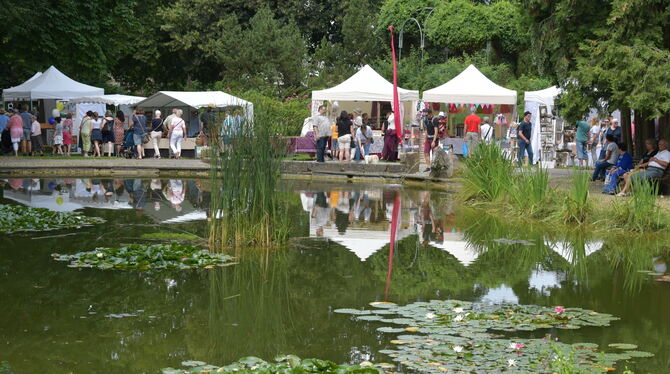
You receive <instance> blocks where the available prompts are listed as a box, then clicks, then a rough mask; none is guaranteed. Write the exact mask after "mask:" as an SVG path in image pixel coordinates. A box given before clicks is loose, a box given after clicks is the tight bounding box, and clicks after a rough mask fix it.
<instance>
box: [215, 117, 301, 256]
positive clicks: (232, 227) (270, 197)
mask: <svg viewBox="0 0 670 374" xmlns="http://www.w3.org/2000/svg"><path fill="white" fill-rule="evenodd" d="M255 109H256V110H255V113H254V118H253V119H252V118H250V117H241V118H240V121H239V123H236V124H235V125H234V127H233V128H229V129H224V131H223V133H224V136H223V139H222V140H220V141H217V142H215V143H214V144H212V145H211V147H212V148H213V149H214V150H216V151H215V152H213V153H214V154H213V155H212V157H211V165H212V167H211V178H212V205H211V215H210V216H211V217H212V224H211V226H210V243H211V244H212V248H215V249H217V250H218V249H219V248H221V249H222V248H224V247H226V246H235V247H240V246H271V245H274V244H277V243H283V242H285V241H286V240H287V239H288V231H289V230H288V227H289V224H290V220H289V218H288V217H287V214H286V211H287V207H286V202H285V201H284V200H283V199H282V198H280V197H279V193H278V192H277V191H276V186H277V181H278V180H279V178H280V172H281V159H282V157H283V156H284V154H285V153H286V144H284V143H283V140H282V139H281V137H279V136H277V134H275V133H273V132H272V131H271V126H269V125H268V123H271V122H273V120H272V114H271V113H268V112H266V111H265V110H264V108H262V107H256V108H255Z"/></svg>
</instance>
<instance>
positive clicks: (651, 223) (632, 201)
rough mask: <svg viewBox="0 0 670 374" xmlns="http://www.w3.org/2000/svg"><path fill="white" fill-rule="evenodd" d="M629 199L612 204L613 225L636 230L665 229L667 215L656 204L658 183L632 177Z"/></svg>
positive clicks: (666, 227)
mask: <svg viewBox="0 0 670 374" xmlns="http://www.w3.org/2000/svg"><path fill="white" fill-rule="evenodd" d="M632 186H633V188H632V190H631V194H630V198H629V199H624V200H622V201H619V202H618V203H617V204H615V205H614V214H613V221H614V224H615V226H617V227H621V228H625V229H628V230H632V231H637V232H650V231H661V230H667V229H668V227H669V224H668V223H669V222H668V217H667V215H666V214H664V213H663V212H661V210H660V209H659V207H658V206H657V205H656V198H657V196H658V184H657V183H649V182H647V181H644V180H642V181H640V180H638V179H635V178H633V179H632Z"/></svg>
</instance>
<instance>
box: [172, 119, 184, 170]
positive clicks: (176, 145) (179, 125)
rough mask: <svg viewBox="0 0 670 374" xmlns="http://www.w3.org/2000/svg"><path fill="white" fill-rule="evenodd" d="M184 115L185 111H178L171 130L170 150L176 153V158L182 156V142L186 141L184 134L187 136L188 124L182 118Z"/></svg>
mask: <svg viewBox="0 0 670 374" xmlns="http://www.w3.org/2000/svg"><path fill="white" fill-rule="evenodd" d="M183 114H184V111H183V110H181V109H177V113H175V118H174V119H173V120H172V126H171V129H170V148H171V149H172V153H174V158H179V157H180V156H181V142H182V140H183V139H184V134H186V122H184V119H183V118H181V116H182V115H183Z"/></svg>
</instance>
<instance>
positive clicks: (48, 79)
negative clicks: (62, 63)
mask: <svg viewBox="0 0 670 374" xmlns="http://www.w3.org/2000/svg"><path fill="white" fill-rule="evenodd" d="M36 75H37V74H36ZM104 94H105V90H104V89H102V88H98V87H93V86H89V85H87V84H83V83H79V82H77V81H75V80H73V79H71V78H70V77H68V76H67V75H65V74H63V73H61V72H60V71H59V70H58V69H56V68H55V67H54V66H51V67H50V68H49V69H47V70H46V71H45V72H44V73H43V74H41V75H39V76H33V78H31V79H29V80H28V81H26V82H24V83H23V84H21V85H19V86H16V87H12V88H8V89H6V90H3V91H2V98H3V100H5V101H11V100H29V101H32V100H41V99H55V100H59V99H60V100H63V99H72V98H76V97H82V96H99V95H104Z"/></svg>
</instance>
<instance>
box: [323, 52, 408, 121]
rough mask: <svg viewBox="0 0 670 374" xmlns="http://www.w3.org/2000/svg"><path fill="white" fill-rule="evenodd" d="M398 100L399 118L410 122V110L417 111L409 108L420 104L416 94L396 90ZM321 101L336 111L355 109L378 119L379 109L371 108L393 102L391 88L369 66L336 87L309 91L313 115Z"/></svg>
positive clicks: (389, 84)
mask: <svg viewBox="0 0 670 374" xmlns="http://www.w3.org/2000/svg"><path fill="white" fill-rule="evenodd" d="M398 100H400V102H401V103H402V104H401V111H402V113H401V114H402V117H405V116H404V113H409V114H410V115H411V116H412V118H413V117H414V116H413V114H414V113H413V110H416V106H415V105H412V102H415V101H418V100H419V91H412V90H407V89H404V88H400V87H398ZM324 101H331V102H337V107H338V109H339V110H346V111H348V112H353V111H354V110H355V109H361V110H362V111H363V112H365V113H369V114H371V115H372V113H374V112H377V114H378V115H380V116H381V115H383V114H384V113H381V112H380V111H379V110H378V108H374V109H373V105H378V104H377V103H379V102H393V84H392V83H391V82H389V81H387V80H386V79H385V78H384V77H382V76H381V75H380V74H379V73H377V72H376V71H375V70H374V69H373V68H372V67H370V65H365V66H363V67H362V68H361V70H359V71H358V72H357V73H356V74H354V75H352V76H351V77H349V78H348V79H347V80H345V81H344V82H342V83H340V84H338V85H337V86H335V87H331V88H327V89H325V90H317V91H312V114H313V115H314V114H316V111H317V110H318V108H319V105H321V104H322V103H323V102H324ZM333 107H335V104H333ZM336 114H339V113H336ZM384 119H385V118H384Z"/></svg>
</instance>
